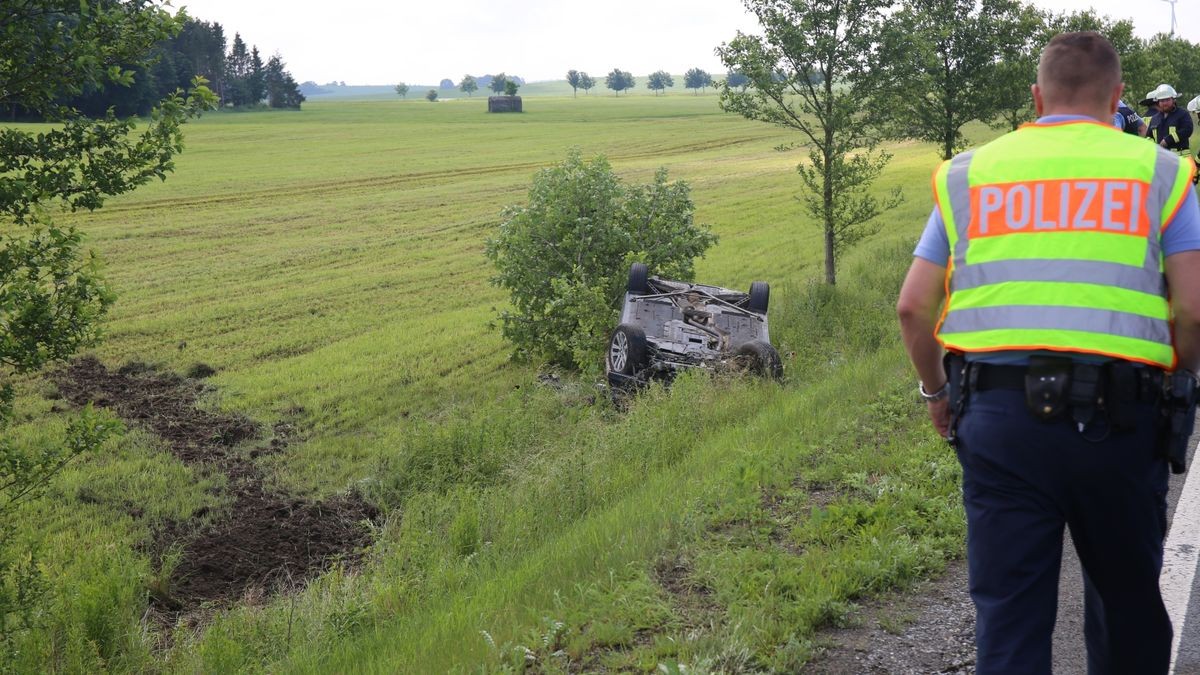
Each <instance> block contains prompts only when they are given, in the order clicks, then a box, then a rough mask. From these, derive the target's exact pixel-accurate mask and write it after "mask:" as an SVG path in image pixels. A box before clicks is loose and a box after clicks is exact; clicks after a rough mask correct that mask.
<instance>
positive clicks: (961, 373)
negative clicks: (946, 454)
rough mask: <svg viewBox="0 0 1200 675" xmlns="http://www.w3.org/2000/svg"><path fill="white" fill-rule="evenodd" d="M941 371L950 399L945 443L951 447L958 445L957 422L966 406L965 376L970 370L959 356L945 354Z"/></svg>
mask: <svg viewBox="0 0 1200 675" xmlns="http://www.w3.org/2000/svg"><path fill="white" fill-rule="evenodd" d="M942 369H943V370H945V371H946V386H947V387H949V390H948V394H949V397H950V431H949V433H947V434H946V442H947V443H949V444H950V446H951V447H957V445H958V421H959V420H960V419H962V414H963V410H964V409H965V408H966V406H967V392H969V391H970V389H971V386H970V383H969V382H967V376H968V373H969V372H970V370H971V369H970V368H968V367H967V360H966V359H965V358H963V356H962V355H961V354H952V353H950V352H946V354H945V355H944V356H943V357H942Z"/></svg>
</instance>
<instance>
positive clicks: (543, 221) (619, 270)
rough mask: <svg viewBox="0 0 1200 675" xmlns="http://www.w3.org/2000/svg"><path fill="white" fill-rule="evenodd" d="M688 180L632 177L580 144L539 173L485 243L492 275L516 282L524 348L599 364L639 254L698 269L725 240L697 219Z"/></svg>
mask: <svg viewBox="0 0 1200 675" xmlns="http://www.w3.org/2000/svg"><path fill="white" fill-rule="evenodd" d="M693 211H694V209H693V205H692V200H691V192H690V188H689V187H688V185H687V184H686V183H684V182H682V181H676V182H673V183H671V182H668V181H667V171H666V169H659V170H658V172H657V173H655V175H654V181H653V182H652V183H650V184H647V185H625V184H623V183H622V182H621V180H620V178H618V177H617V175H616V174H615V173H614V172H613V170H612V167H611V166H610V165H609V163H608V161H607V160H606V159H605V158H604V157H596V158H594V159H592V160H590V161H587V160H584V159H583V157H582V155H581V153H580V151H579V150H578V149H574V150H572V151H571V152H570V153H569V154H568V155H567V159H566V160H565V161H564V162H563V163H561V164H558V165H556V166H553V167H550V168H546V169H542V170H541V171H539V172H538V174H537V176H535V177H534V180H533V186H532V187H531V188H530V190H529V199H528V203H526V204H525V205H524V206H510V207H508V208H507V209H505V210H504V222H503V223H501V225H500V229H499V231H498V232H497V233H496V235H495V236H494V237H491V238H489V239H488V241H487V244H486V248H485V252H486V255H487V257H488V259H489V260H491V262H492V264H493V265H495V268H496V275H495V276H494V277H492V283H493V284H495V285H497V286H499V287H501V288H504V289H506V290H508V291H509V293H510V296H511V300H512V309H511V310H506V311H503V312H501V313H500V316H499V322H500V328H501V331H502V332H503V334H504V337H505V338H507V339H508V340H509V341H510V342H511V343H512V344H513V346H514V348H515V350H516V354H517V355H518V356H520V357H524V358H545V359H548V360H549V361H550V362H552V363H554V364H557V365H559V366H562V367H565V368H573V369H579V368H586V367H588V366H591V367H593V368H598V367H599V364H600V361H601V359H600V355H601V354H602V353H603V349H604V344H605V341H606V339H607V337H608V332H609V331H610V330H612V326H613V325H614V324H615V323H616V319H617V307H618V306H619V304H620V301H621V298H622V296H623V293H624V288H625V283H626V280H627V272H628V270H629V266H630V264H632V263H633V262H644V263H646V264H647V265H648V266H649V267H650V269H652V270H654V271H655V273H656V274H660V275H662V276H665V277H669V278H672V279H691V278H692V273H693V261H694V260H695V259H696V258H697V257H700V256H703V255H704V252H705V251H706V250H708V248H709V247H710V246H712V245H713V244H714V243H715V242H716V236H714V235H713V234H712V233H711V232H710V231H709V230H708V228H706V227H703V226H698V225H696V224H695V223H694V222H693Z"/></svg>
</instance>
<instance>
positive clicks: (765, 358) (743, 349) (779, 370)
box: [733, 340, 783, 380]
mask: <svg viewBox="0 0 1200 675" xmlns="http://www.w3.org/2000/svg"><path fill="white" fill-rule="evenodd" d="M733 362H734V364H735V366H736V367H737V368H738V369H739V370H742V371H743V372H747V373H751V374H754V375H758V376H761V377H769V378H771V379H773V380H778V379H779V378H781V377H783V360H782V359H780V358H779V352H777V351H775V348H774V347H772V346H771V345H770V343H767V342H763V341H762V340H754V341H752V342H747V343H745V344H743V345H739V346H738V348H737V349H735V350H734V351H733Z"/></svg>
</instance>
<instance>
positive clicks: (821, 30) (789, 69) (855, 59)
mask: <svg viewBox="0 0 1200 675" xmlns="http://www.w3.org/2000/svg"><path fill="white" fill-rule="evenodd" d="M890 5H891V0H840V1H838V2H829V3H808V2H793V1H792V0H747V1H746V8H747V9H748V10H749V11H750V12H751V13H752V14H754V15H755V16H756V17H757V18H758V22H759V24H761V25H762V29H763V34H762V35H761V36H758V35H745V34H742V33H738V35H737V37H735V38H734V39H733V40H731V41H730V42H728V43H726V44H723V45H721V46H720V47H718V48H717V54H718V56H720V58H721V60H722V61H723V62H724V64H725V66H726V67H728V68H730V69H731V70H736V71H737V72H740V73H744V74H745V75H746V77H747V78H749V81H750V84H751V85H752V86H751V88H750V89H748V90H743V91H735V90H734V88H733V87H731V86H730V85H729V82H728V81H726V82H724V83H722V85H721V86H720V89H719V92H720V104H721V107H722V108H723V109H724V110H726V111H730V112H736V113H739V114H741V115H742V116H744V117H746V118H749V119H753V120H759V121H761V122H767V123H770V124H776V125H779V126H782V127H786V128H789V129H794V130H796V131H798V132H800V134H801V136H802V137H803V138H804V141H805V142H806V144H808V145H809V148H810V149H809V153H808V159H809V161H808V162H806V163H802V164H800V165H799V166H798V167H797V171H799V173H800V179H801V182H803V184H804V187H805V188H806V191H805V193H804V194H803V196H802V197H801V198H800V200H801V202H802V203H803V204H804V206H805V209H806V210H807V211H808V213H809V215H810V216H811V217H812V218H813V219H814V221H815V222H816V223H817V224H818V225H819V226H820V227H821V229H822V232H823V234H824V248H825V282H826V283H827V284H830V285H833V284H835V283H836V282H837V259H838V257H839V255H840V254H841V253H842V252H843V251H845V250H846V249H847V248H849V247H850V246H853V245H854V244H855V243H857V242H858V241H860V240H861V239H863V238H864V237H867V236H870V235H871V234H873V233H875V232H877V231H878V230H879V227H880V226H879V225H878V224H877V223H876V219H877V217H878V216H879V215H880V214H882V213H884V212H885V211H887V210H889V209H891V208H893V207H894V206H896V205H897V204H898V203H899V202H900V200H901V196H900V193H899V191H898V190H897V191H894V192H892V193H891V194H890V195H889V196H887V197H886V198H884V199H883V200H882V201H881V200H880V199H878V198H876V197H875V196H874V195H872V194H871V193H870V192H868V189H869V188H870V186H871V184H872V183H873V182H874V180H875V179H876V178H877V177H878V176H879V174H880V173H881V172H882V171H883V168H884V167H885V166H886V165H887V162H888V160H889V159H891V155H889V154H887V153H886V152H876V147H877V145H878V142H879V139H878V136H877V135H876V134H874V133H872V118H871V117H870V116H868V114H867V111H868V110H870V107H869V106H867V105H864V104H863V99H864V97H865V96H866V94H867V93H868V92H867V90H866V87H865V84H866V83H864V81H863V80H862V79H861V74H862V73H863V71H864V65H865V61H866V55H867V54H868V53H869V51H870V48H871V45H872V43H873V42H874V41H875V40H876V39H877V36H878V34H879V32H880V30H881V25H882V23H883V11H884V10H885V9H887V8H888V7H889V6H890ZM835 83H836V85H835Z"/></svg>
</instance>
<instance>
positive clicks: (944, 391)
mask: <svg viewBox="0 0 1200 675" xmlns="http://www.w3.org/2000/svg"><path fill="white" fill-rule="evenodd" d="M917 393H918V394H920V395H921V398H922V399H924V400H925V402H926V403H932V402H934V401H940V400H942V399H944V398H946V397H947V396H949V395H950V383H949V382H947V383H945V384H943V385H942V388H941V389H938V390H937V391H935V392H933V393H932V394H931V393H929V392H927V391H925V383H924V382H920V381H918V382H917Z"/></svg>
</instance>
